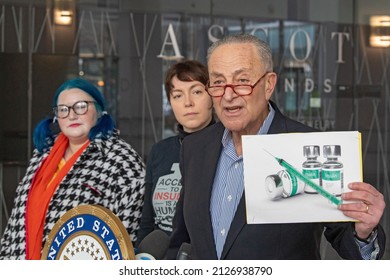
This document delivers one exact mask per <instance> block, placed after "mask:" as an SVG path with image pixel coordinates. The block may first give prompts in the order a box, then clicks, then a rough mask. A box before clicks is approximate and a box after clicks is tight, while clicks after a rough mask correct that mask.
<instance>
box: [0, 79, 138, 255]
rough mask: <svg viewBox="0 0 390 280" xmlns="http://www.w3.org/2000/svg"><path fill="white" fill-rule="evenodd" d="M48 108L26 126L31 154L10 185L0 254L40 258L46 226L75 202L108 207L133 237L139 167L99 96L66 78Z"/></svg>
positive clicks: (85, 84)
mask: <svg viewBox="0 0 390 280" xmlns="http://www.w3.org/2000/svg"><path fill="white" fill-rule="evenodd" d="M53 113H54V117H53V118H45V119H43V120H42V121H41V122H40V123H39V124H38V125H37V126H36V128H35V130H34V136H33V141H34V146H35V149H34V153H33V156H32V158H31V160H30V163H29V166H28V168H27V171H26V174H25V176H24V178H23V179H22V181H21V183H20V184H19V186H18V188H17V190H16V198H15V202H14V208H13V210H12V213H11V216H10V218H9V221H8V224H7V227H6V229H5V231H4V234H3V237H2V240H1V251H0V259H40V258H41V254H42V247H43V245H44V244H45V242H46V240H47V237H48V234H49V232H50V230H51V229H52V227H53V225H54V224H55V223H56V222H57V220H58V219H59V218H60V217H61V216H62V215H64V214H65V213H66V212H67V211H68V210H70V209H72V208H74V207H76V206H78V205H82V204H87V205H88V204H89V205H91V204H97V205H101V206H103V207H106V208H108V209H110V210H111V211H112V212H113V213H115V214H116V215H117V216H118V217H119V219H120V220H121V221H122V222H123V224H124V226H125V228H126V229H127V232H128V234H129V235H130V237H131V239H132V241H133V242H135V241H136V236H137V231H138V228H139V222H140V217H141V210H142V206H143V195H144V177H145V166H144V162H143V160H142V158H141V157H140V156H139V155H138V153H137V152H136V151H135V150H134V149H133V148H132V147H131V146H130V145H129V144H128V143H126V142H125V141H124V140H122V139H121V138H119V131H118V130H117V129H116V128H115V123H114V121H113V119H112V118H111V116H110V115H108V113H107V112H106V102H105V100H104V97H103V95H102V94H101V92H100V91H99V90H98V89H97V88H96V87H95V86H94V85H93V84H91V83H90V82H88V81H86V80H84V79H80V78H76V79H71V80H68V81H66V82H65V83H63V84H62V85H61V86H60V87H59V88H58V90H57V91H56V93H55V95H54V99H53ZM57 123H58V127H59V131H58V129H54V128H55V127H56V124H57Z"/></svg>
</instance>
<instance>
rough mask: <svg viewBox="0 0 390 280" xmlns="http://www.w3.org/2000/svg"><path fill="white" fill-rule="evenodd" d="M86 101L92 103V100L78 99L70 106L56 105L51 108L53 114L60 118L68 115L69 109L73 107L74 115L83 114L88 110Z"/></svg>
mask: <svg viewBox="0 0 390 280" xmlns="http://www.w3.org/2000/svg"><path fill="white" fill-rule="evenodd" d="M88 103H94V101H78V102H76V103H75V104H73V105H72V106H66V105H58V106H56V107H54V108H53V111H54V114H55V116H56V117H57V118H60V119H64V118H66V117H67V116H69V113H70V109H73V112H75V113H76V115H85V114H86V113H87V112H88Z"/></svg>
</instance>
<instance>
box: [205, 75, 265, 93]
mask: <svg viewBox="0 0 390 280" xmlns="http://www.w3.org/2000/svg"><path fill="white" fill-rule="evenodd" d="M268 73H270V72H265V73H264V75H263V76H261V77H260V79H258V80H257V82H256V83H254V84H253V85H233V84H225V85H221V86H210V82H209V83H208V84H207V87H206V91H207V92H208V94H209V95H210V96H212V97H221V96H223V95H224V94H225V91H226V88H227V87H230V88H231V89H232V90H233V91H234V92H235V93H236V94H237V95H240V96H245V95H250V94H252V92H253V89H254V88H255V86H256V85H257V84H258V83H259V82H260V81H261V79H263V78H264V77H265V76H266V75H267V74H268Z"/></svg>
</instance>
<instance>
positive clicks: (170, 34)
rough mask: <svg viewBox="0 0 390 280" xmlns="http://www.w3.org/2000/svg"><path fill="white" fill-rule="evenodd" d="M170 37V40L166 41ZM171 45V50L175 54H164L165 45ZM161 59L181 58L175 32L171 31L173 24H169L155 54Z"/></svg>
mask: <svg viewBox="0 0 390 280" xmlns="http://www.w3.org/2000/svg"><path fill="white" fill-rule="evenodd" d="M169 37H170V39H171V40H170V41H168V39H169ZM167 45H171V46H172V47H173V51H174V53H175V55H164V52H165V46H167ZM157 57H160V58H163V59H180V58H183V56H182V55H181V53H180V50H179V45H178V44H177V40H176V35H175V32H173V26H172V24H169V26H168V31H167V34H166V35H165V39H164V43H163V45H162V48H161V52H160V54H159V55H158V56H157Z"/></svg>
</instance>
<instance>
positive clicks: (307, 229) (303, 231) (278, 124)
mask: <svg viewBox="0 0 390 280" xmlns="http://www.w3.org/2000/svg"><path fill="white" fill-rule="evenodd" d="M271 105H272V107H273V108H274V109H275V116H274V119H273V121H272V123H271V126H270V128H269V131H268V133H269V134H276V133H288V132H311V131H314V129H313V128H310V127H308V126H305V125H303V124H301V123H299V122H296V121H294V120H292V119H289V118H287V117H285V116H283V115H282V113H281V112H280V111H279V109H278V108H277V107H276V105H275V104H274V103H272V102H271ZM224 129H225V128H224V126H223V124H222V123H221V122H219V123H217V124H215V125H213V126H211V127H209V128H206V129H203V130H202V131H200V132H199V133H196V134H194V135H191V136H189V137H186V138H185V139H184V141H183V144H182V150H181V161H180V162H181V165H180V172H181V173H182V184H183V187H182V192H181V193H180V199H179V202H178V204H177V207H176V214H175V217H174V230H173V233H172V235H171V243H170V248H169V250H168V254H167V258H168V259H175V258H176V255H177V252H178V249H179V247H180V246H181V245H182V244H183V243H184V242H186V243H190V244H191V246H192V254H191V257H192V259H206V260H207V259H217V253H216V249H215V244H214V236H213V228H212V222H211V214H210V196H211V193H212V187H213V182H214V176H215V173H216V169H217V165H218V160H219V158H220V154H221V150H222V143H221V139H222V135H223V132H224ZM353 228H354V226H353V223H350V222H342V223H294V224H288V223H286V224H247V223H246V206H245V191H244V195H243V196H242V198H241V200H240V202H239V205H238V207H237V211H236V213H235V215H234V218H233V221H232V223H231V226H230V229H229V232H228V233H227V238H226V242H225V244H224V248H223V251H222V255H221V259H231V260H237V259H253V260H261V259H282V260H283V259H320V257H321V256H320V243H321V236H322V233H323V231H324V230H325V237H326V239H327V240H328V241H329V242H330V243H331V244H332V246H333V248H334V249H335V250H336V251H337V252H338V254H339V255H340V256H341V257H342V258H344V259H362V257H361V254H360V250H359V246H358V245H357V243H356V241H355V237H354V234H353ZM376 242H377V243H376V244H375V246H376V249H378V252H377V256H376V258H378V259H380V258H381V257H382V256H383V253H384V250H385V243H386V237H385V233H384V231H383V228H382V227H381V226H378V239H377V240H376Z"/></svg>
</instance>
